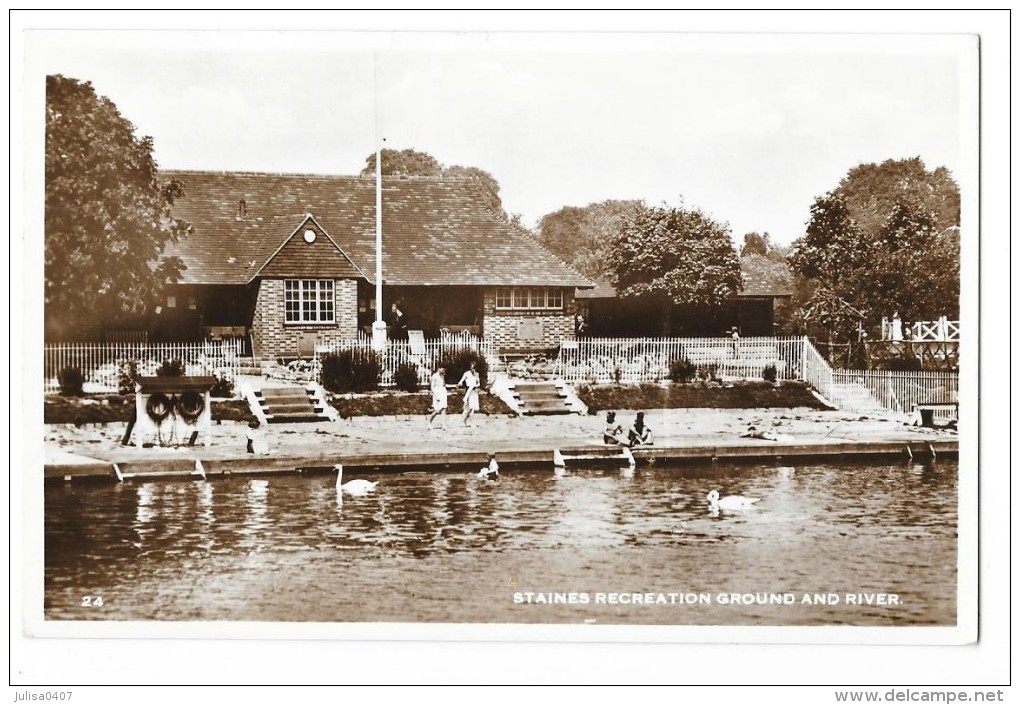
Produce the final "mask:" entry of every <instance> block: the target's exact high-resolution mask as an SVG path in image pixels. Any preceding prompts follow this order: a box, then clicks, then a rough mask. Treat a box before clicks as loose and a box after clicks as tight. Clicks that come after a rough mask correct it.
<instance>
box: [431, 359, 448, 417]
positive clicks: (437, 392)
mask: <svg viewBox="0 0 1020 705" xmlns="http://www.w3.org/2000/svg"><path fill="white" fill-rule="evenodd" d="M429 387H430V388H431V389H432V415H431V416H429V426H430V427H431V426H432V422H433V421H435V420H436V417H437V416H439V415H440V414H445V413H446V368H445V367H439V368H436V371H435V372H433V373H432V378H431V380H430V381H429Z"/></svg>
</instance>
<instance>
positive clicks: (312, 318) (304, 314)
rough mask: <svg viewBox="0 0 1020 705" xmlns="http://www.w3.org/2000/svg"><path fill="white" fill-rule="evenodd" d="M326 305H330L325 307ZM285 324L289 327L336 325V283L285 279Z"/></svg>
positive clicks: (321, 280)
mask: <svg viewBox="0 0 1020 705" xmlns="http://www.w3.org/2000/svg"><path fill="white" fill-rule="evenodd" d="M326 303H328V304H329V305H328V306H324V304H326ZM290 304H294V306H293V307H291V306H290ZM283 322H284V323H285V324H286V325H289V326H308V325H323V324H331V323H336V283H335V282H334V281H333V280H332V279H284V281H283Z"/></svg>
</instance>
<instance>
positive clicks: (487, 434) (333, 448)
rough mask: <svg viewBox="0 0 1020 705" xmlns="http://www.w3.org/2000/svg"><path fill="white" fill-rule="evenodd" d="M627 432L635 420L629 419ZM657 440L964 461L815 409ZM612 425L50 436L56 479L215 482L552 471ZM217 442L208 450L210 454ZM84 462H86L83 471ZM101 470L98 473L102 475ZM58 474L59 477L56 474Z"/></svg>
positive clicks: (689, 454)
mask: <svg viewBox="0 0 1020 705" xmlns="http://www.w3.org/2000/svg"><path fill="white" fill-rule="evenodd" d="M619 416H620V420H621V421H622V423H623V425H624V427H626V426H627V425H628V424H629V423H630V422H631V420H632V419H633V412H629V411H621V412H620V413H619ZM646 421H647V423H648V425H649V426H650V427H651V428H652V429H653V430H654V432H655V445H654V447H653V448H651V449H648V450H639V451H638V452H637V455H638V456H639V457H640V456H641V455H646V456H656V457H667V458H693V457H704V458H711V457H717V456H718V457H723V456H725V457H771V456H779V455H781V456H794V455H809V454H814V455H827V454H829V455H843V454H847V453H854V452H856V451H860V452H872V453H881V454H890V453H900V452H902V453H904V454H905V452H906V451H905V448H906V447H907V446H910V447H912V448H913V452H915V453H926V452H927V451H928V448H929V444H933V445H931V448H934V449H936V450H937V451H938V452H940V453H942V452H955V450H956V448H957V436H956V434H955V432H951V431H946V430H936V429H924V428H917V427H914V426H908V425H906V424H905V423H904V421H905V419H904V418H903V417H900V416H876V415H862V414H847V413H843V412H832V411H812V410H807V409H746V410H740V409H738V410H732V409H727V410H714V409H663V410H649V411H647V412H646ZM603 425H604V417H603V416H584V417H581V416H573V415H571V416H542V417H522V418H514V417H507V416H502V415H500V416H484V415H482V416H475V417H473V418H472V420H471V425H470V426H464V424H463V423H462V421H461V419H460V417H458V416H447V417H445V418H444V417H440V418H439V419H437V420H436V424H435V427H433V428H430V427H429V426H428V423H427V420H426V417H424V416H413V417H408V416H397V417H394V416H386V417H356V418H353V419H350V420H341V421H335V422H323V423H310V424H280V425H271V426H269V427H268V428H267V429H266V439H267V441H268V444H269V448H270V454H269V456H259V457H256V456H252V455H250V454H247V453H246V452H245V446H246V439H245V430H246V426H245V425H244V424H241V423H237V422H223V423H222V424H217V425H215V426H213V428H212V431H211V433H210V434H208V438H207V439H200V444H199V445H197V446H195V447H194V448H177V449H171V448H135V447H125V446H121V445H120V438H121V436H122V435H123V432H124V426H125V424H123V423H114V424H107V425H105V426H103V425H97V426H87V427H84V428H75V427H73V426H47V427H46V448H47V470H48V471H47V475H48V476H51V477H52V476H56V475H61V476H67V475H68V474H74V473H73V472H71V473H69V467H70V465H72V463H64V462H56V461H54V462H53V463H52V465H53V469H52V470H51V469H50V465H51V461H50V458H57V457H58V456H56V455H53V454H54V453H64V454H70V455H69V456H66V457H73V458H77V459H78V461H77V462H84V461H87V460H92V461H93V463H92V467H89V472H88V474H90V475H94V474H96V471H97V470H98V468H99V467H106V468H109V467H110V466H111V465H112V464H113V463H117V464H118V465H121V466H128V467H131V466H133V467H136V468H141V467H146V466H159V465H167V464H171V463H172V464H174V465H177V464H180V465H181V466H182V468H184V467H188V466H189V464H192V465H193V463H194V460H195V459H200V460H201V461H202V462H203V463H204V464H205V466H206V468H207V469H208V470H209V471H210V472H211V473H215V472H216V471H217V469H220V470H222V471H225V472H226V471H229V472H244V471H258V470H264V471H276V472H280V471H286V470H293V469H294V468H296V467H301V466H305V467H312V466H323V465H325V466H327V467H328V466H331V465H333V464H334V463H336V462H343V463H345V465H351V466H364V467H371V468H378V469H387V468H388V469H406V468H407V467H409V466H447V467H452V466H462V465H470V464H473V463H476V462H481V459H482V458H483V457H484V455H485V454H486V453H488V452H490V451H492V452H495V453H497V455H498V456H499V457H500V459H501V462H521V463H525V462H527V463H531V462H540V461H542V462H544V459H549V460H551V457H552V451H553V449H555V448H564V447H571V446H585V445H595V444H599V443H600V442H601V434H602V427H603ZM751 426H753V427H754V428H755V429H757V430H768V431H772V432H774V433H777V434H782V436H783V437H785V438H786V440H784V441H782V442H779V443H777V442H773V441H765V440H759V439H754V438H743V437H742V435H743V434H744V433H746V432H747V430H748V428H749V427H751ZM203 440H208V442H209V445H208V446H205V445H202V444H201V442H202V441H203ZM83 459H84V461H83ZM96 464H98V465H96ZM58 467H59V470H58V469H57V468H58Z"/></svg>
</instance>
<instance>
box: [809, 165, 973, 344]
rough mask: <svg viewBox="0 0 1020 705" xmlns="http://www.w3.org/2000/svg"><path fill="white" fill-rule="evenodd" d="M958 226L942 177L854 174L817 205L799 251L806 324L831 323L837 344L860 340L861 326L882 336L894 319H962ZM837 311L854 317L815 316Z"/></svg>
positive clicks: (954, 196)
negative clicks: (885, 323)
mask: <svg viewBox="0 0 1020 705" xmlns="http://www.w3.org/2000/svg"><path fill="white" fill-rule="evenodd" d="M958 222H959V190H958V189H957V187H956V184H955V183H953V181H952V179H951V178H950V177H949V172H948V171H947V170H946V169H944V168H941V167H940V168H938V169H935V170H934V171H932V172H928V171H926V170H925V168H924V164H923V163H922V162H921V161H920V160H919V159H907V160H900V161H893V160H889V161H886V162H883V163H882V164H881V165H875V164H863V165H861V166H858V167H855V168H854V169H851V170H850V172H849V173H848V174H847V176H846V177H845V178H844V179H843V180H842V181H841V182H840V185H839V187H838V188H836V189H835V190H833V191H832V192H830V193H828V194H826V195H825V196H822V197H820V198H817V199H816V200H815V203H814V205H813V206H812V208H811V219H810V220H809V222H808V226H807V231H806V232H805V234H804V236H803V237H802V238H800V239H799V240H797V241H796V242H795V243H794V244H793V248H792V251H791V253H790V265H791V267H792V269H793V271H794V272H795V273H796V274H797V276H798V277H799V278H800V280H802V281H801V283H800V284H798V287H797V288H798V294H797V303H798V305H799V307H800V309H801V318H802V319H803V320H804V321H808V320H811V319H812V316H813V320H815V321H822V320H824V321H827V325H829V326H830V328H829V329H828V330H827V331H826V336H827V337H829V338H830V339H836V340H841V341H855V340H856V339H857V337H858V336H857V331H856V326H857V324H858V323H859V322H860V320H861V319H862V318H863V319H864V321H865V322H866V323H867V324H868V325H869V326H871V327H873V328H874V327H877V325H878V322H879V320H880V319H881V318H882V316H891V315H892V314H893V313H899V314H900V316H901V318H904V319H905V320H919V319H924V320H932V319H935V318H937V317H938V316H942V315H946V316H950V317H955V316H957V315H958V312H959V291H960V283H959V271H960V260H959V228H958V227H955V226H956V225H957V223H958ZM819 302H821V303H822V304H824V305H820V304H819ZM826 302H828V303H826ZM833 302H836V303H838V304H839V305H838V306H836V305H835V303H833ZM830 304H832V305H830ZM837 308H839V309H840V311H842V312H843V313H845V312H847V311H852V312H854V315H843V313H838V315H837V314H836V313H831V314H827V315H826V316H818V315H815V314H816V313H817V312H818V311H820V310H829V309H832V310H833V311H835V310H836V309H837ZM812 312H814V313H812ZM855 317H856V319H855ZM851 324H852V325H851Z"/></svg>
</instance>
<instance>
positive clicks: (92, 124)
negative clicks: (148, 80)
mask: <svg viewBox="0 0 1020 705" xmlns="http://www.w3.org/2000/svg"><path fill="white" fill-rule="evenodd" d="M156 169H157V167H156V162H155V160H154V159H153V157H152V139H151V138H150V137H137V136H135V128H134V126H133V125H132V124H131V123H130V122H129V121H128V120H126V119H125V118H124V117H123V116H121V114H120V112H119V111H118V110H117V107H116V106H115V105H114V104H113V103H112V102H111V101H110V100H109V99H108V98H105V97H101V96H98V95H97V94H96V92H95V90H94V89H93V87H92V84H91V83H89V82H84V83H83V82H81V81H77V80H75V79H73V78H66V77H64V76H59V75H58V76H47V77H46V164H45V170H46V185H45V192H46V196H45V233H46V235H45V240H46V242H45V255H44V257H45V270H46V271H45V290H44V291H45V294H44V296H45V304H46V327H47V332H48V334H49V335H50V336H68V335H75V334H76V333H78V332H80V331H81V330H83V329H84V328H86V327H87V325H88V323H89V322H95V321H103V320H107V321H109V320H113V319H115V318H117V317H119V316H124V315H132V314H140V313H143V312H144V311H146V310H147V309H148V307H150V306H151V305H153V304H154V303H155V302H156V301H157V300H159V298H160V297H161V292H162V289H163V287H164V286H165V285H166V284H167V283H172V282H175V281H177V279H178V278H179V276H180V273H181V271H183V269H184V266H183V263H182V262H181V261H180V259H178V258H176V257H166V258H162V259H161V257H160V256H161V254H162V252H163V250H164V248H165V247H166V245H167V244H168V243H171V242H174V241H176V240H178V239H179V238H181V237H183V236H184V235H185V234H186V233H187V231H188V226H187V224H186V223H184V222H182V221H179V220H175V219H174V218H172V217H171V215H170V207H171V205H172V204H173V202H174V200H175V199H176V198H179V197H180V196H181V195H183V188H182V185H181V183H180V182H179V181H176V180H173V179H171V180H169V181H165V182H162V183H161V182H160V181H159V180H158V179H157V171H156Z"/></svg>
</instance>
